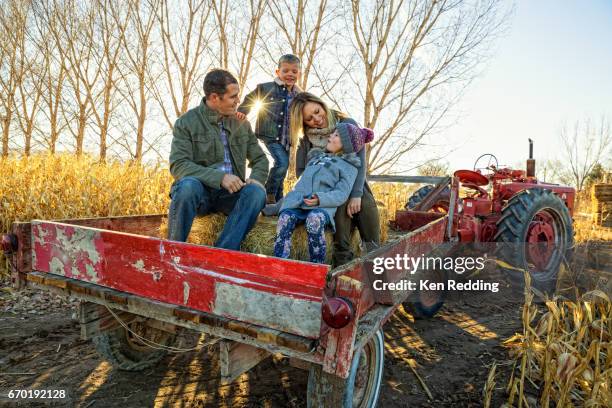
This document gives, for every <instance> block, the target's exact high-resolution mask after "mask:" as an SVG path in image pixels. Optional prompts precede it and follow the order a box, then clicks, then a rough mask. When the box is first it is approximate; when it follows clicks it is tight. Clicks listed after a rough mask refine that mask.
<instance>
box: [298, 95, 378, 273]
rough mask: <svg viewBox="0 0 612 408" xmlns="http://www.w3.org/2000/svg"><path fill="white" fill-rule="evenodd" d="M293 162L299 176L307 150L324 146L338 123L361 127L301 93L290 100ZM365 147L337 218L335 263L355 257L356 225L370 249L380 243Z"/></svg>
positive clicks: (312, 96)
mask: <svg viewBox="0 0 612 408" xmlns="http://www.w3.org/2000/svg"><path fill="white" fill-rule="evenodd" d="M289 118H290V127H289V131H290V134H291V159H292V160H291V163H295V172H296V176H297V177H299V176H300V175H301V174H302V172H303V171H304V168H305V167H306V163H307V162H308V160H307V157H308V152H309V151H310V149H311V148H313V147H319V148H325V145H326V144H327V139H328V137H329V135H330V134H331V133H332V132H333V131H334V129H335V127H336V124H337V123H350V124H352V125H355V126H358V125H357V122H355V120H353V119H351V118H349V117H348V115H346V114H344V113H342V112H338V111H335V110H331V109H329V108H328V106H327V104H326V103H325V102H323V100H321V99H320V98H318V97H316V96H315V95H313V94H311V93H308V92H301V93H299V94H297V95H296V96H295V98H294V99H293V102H292V103H291V112H290V116H289ZM365 150H366V149H361V151H360V152H359V155H358V157H359V160H360V161H361V167H359V172H358V173H357V178H356V180H355V184H354V185H353V188H352V190H351V193H350V196H349V199H348V201H347V202H346V203H344V204H343V205H341V206H340V207H338V210H337V211H336V215H335V216H334V221H335V223H336V232H335V234H334V254H333V266H334V267H337V266H340V265H343V264H345V263H347V262H349V261H351V260H352V259H353V258H354V256H355V255H354V254H353V251H351V234H352V232H353V230H354V228H355V227H357V229H358V230H359V235H360V236H361V240H362V241H363V242H364V244H365V247H366V249H367V250H368V251H369V250H371V249H373V248H376V247H378V246H379V245H380V221H379V218H378V208H377V207H376V200H375V199H374V195H373V194H372V190H370V187H369V186H368V183H367V181H366V170H367V163H366V151H365Z"/></svg>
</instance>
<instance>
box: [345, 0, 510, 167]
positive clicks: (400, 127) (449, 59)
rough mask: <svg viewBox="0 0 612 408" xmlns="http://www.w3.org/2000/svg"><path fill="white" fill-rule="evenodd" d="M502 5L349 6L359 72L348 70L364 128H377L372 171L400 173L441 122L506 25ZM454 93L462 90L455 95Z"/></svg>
mask: <svg viewBox="0 0 612 408" xmlns="http://www.w3.org/2000/svg"><path fill="white" fill-rule="evenodd" d="M499 3H500V0H484V1H479V2H469V1H464V0H390V1H383V0H376V1H372V2H361V1H360V0H352V1H351V19H352V31H353V43H354V45H355V49H356V51H357V55H358V57H359V66H360V69H359V70H354V69H352V67H349V63H345V64H344V66H345V68H346V69H347V70H348V71H349V75H350V78H351V81H352V82H353V85H354V89H355V93H359V95H360V96H361V100H362V101H363V119H364V120H363V122H364V125H365V126H366V127H369V128H376V130H377V132H376V133H377V137H376V140H375V141H374V142H373V144H372V146H371V149H370V150H369V151H368V163H369V171H372V172H374V171H389V170H391V169H392V168H394V167H395V168H396V166H397V164H398V163H399V162H400V160H401V159H402V158H404V157H405V155H406V154H407V153H408V152H409V151H411V150H412V149H414V148H415V147H418V146H419V144H420V143H421V142H422V141H423V140H424V138H425V137H427V136H428V135H430V134H431V133H433V132H434V131H435V130H436V129H438V128H439V127H440V126H441V125H442V120H443V119H444V118H445V116H446V115H447V114H448V112H449V110H450V108H451V107H452V106H453V104H454V103H455V102H456V96H457V94H458V93H460V91H461V89H462V88H463V87H464V86H465V85H466V84H468V83H469V82H470V81H471V80H472V79H473V78H474V76H475V74H476V73H477V68H478V66H479V64H480V63H481V62H482V60H483V58H484V57H485V55H486V51H487V49H488V48H489V45H490V41H491V40H492V39H493V38H494V36H495V35H496V33H498V32H499V31H500V29H501V28H502V24H503V22H504V21H505V17H506V14H504V13H502V12H501V11H500V5H499ZM453 89H459V92H457V91H455V94H454V96H450V95H453Z"/></svg>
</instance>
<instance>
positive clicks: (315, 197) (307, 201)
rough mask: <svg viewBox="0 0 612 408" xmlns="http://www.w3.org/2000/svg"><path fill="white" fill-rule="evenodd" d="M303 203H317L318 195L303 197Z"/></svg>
mask: <svg viewBox="0 0 612 408" xmlns="http://www.w3.org/2000/svg"><path fill="white" fill-rule="evenodd" d="M304 204H306V205H307V206H309V207H314V206H316V205H319V197H317V195H316V194H313V195H311V196H310V198H304Z"/></svg>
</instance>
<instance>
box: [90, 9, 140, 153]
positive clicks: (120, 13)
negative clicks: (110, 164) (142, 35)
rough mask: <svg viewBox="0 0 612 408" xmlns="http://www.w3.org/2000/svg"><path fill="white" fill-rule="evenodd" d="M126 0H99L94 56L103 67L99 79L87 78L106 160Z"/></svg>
mask: <svg viewBox="0 0 612 408" xmlns="http://www.w3.org/2000/svg"><path fill="white" fill-rule="evenodd" d="M121 6H122V2H117V1H116V0H96V8H95V10H96V14H95V15H94V16H93V18H94V21H95V23H94V25H95V30H92V31H90V33H92V34H93V33H96V34H97V36H96V37H97V39H93V38H92V39H91V41H90V42H91V43H92V44H96V46H95V47H93V53H94V60H95V61H96V63H97V66H98V69H99V78H98V80H97V81H96V82H95V83H89V82H88V81H85V86H86V88H87V98H88V99H89V103H90V104H91V114H92V116H93V119H94V120H95V122H96V125H97V128H98V129H97V130H98V141H99V157H100V161H102V162H104V161H106V152H107V145H108V136H109V130H110V126H111V118H112V116H113V113H114V112H113V111H114V110H115V109H114V106H112V103H113V99H114V95H115V93H116V92H117V90H118V89H117V87H118V83H117V82H118V79H119V76H120V75H119V69H118V64H119V58H120V56H121V55H122V54H121V51H122V50H123V48H122V45H123V43H124V39H125V30H126V26H127V21H128V19H129V18H130V14H131V11H132V9H131V8H130V7H127V10H123V8H122V7H121Z"/></svg>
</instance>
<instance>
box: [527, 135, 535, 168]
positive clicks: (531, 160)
mask: <svg viewBox="0 0 612 408" xmlns="http://www.w3.org/2000/svg"><path fill="white" fill-rule="evenodd" d="M527 177H535V159H534V158H533V140H531V139H529V158H528V159H527Z"/></svg>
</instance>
